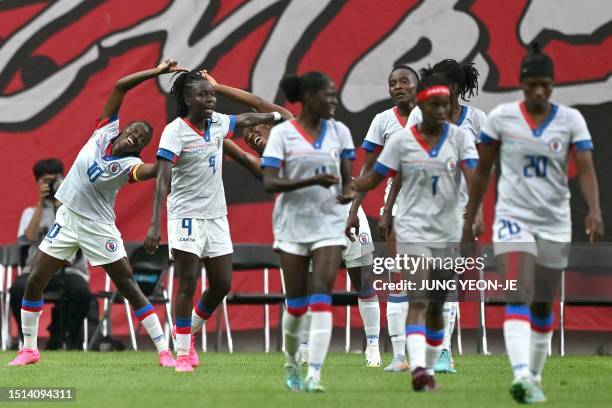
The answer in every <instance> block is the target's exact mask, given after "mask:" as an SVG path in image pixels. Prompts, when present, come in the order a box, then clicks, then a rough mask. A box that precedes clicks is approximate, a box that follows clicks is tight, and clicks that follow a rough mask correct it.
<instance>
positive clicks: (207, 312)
mask: <svg viewBox="0 0 612 408" xmlns="http://www.w3.org/2000/svg"><path fill="white" fill-rule="evenodd" d="M214 312H215V309H210V308H208V307H206V306H204V303H202V300H201V299H200V300H199V301H198V303H196V305H195V307H194V308H193V310H192V311H191V335H192V336H193V335H195V334H196V332H197V331H198V330H200V328H201V327H202V325H203V324H204V322H205V321H206V320H208V319H209V318H210V316H211V315H212V314H213V313H214Z"/></svg>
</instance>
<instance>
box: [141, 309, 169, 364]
mask: <svg viewBox="0 0 612 408" xmlns="http://www.w3.org/2000/svg"><path fill="white" fill-rule="evenodd" d="M134 314H135V315H136V318H137V319H138V320H139V321H140V324H142V325H143V326H144V328H145V330H146V331H147V333H149V337H151V340H152V341H153V344H154V345H155V348H156V349H157V352H158V353H161V352H164V351H168V344H167V343H166V339H165V338H164V330H163V329H162V326H161V323H160V322H159V317H158V316H157V313H155V310H154V309H153V305H152V304H150V303H149V304H148V305H146V306H143V307H141V308H140V309H138V310H136V311H134Z"/></svg>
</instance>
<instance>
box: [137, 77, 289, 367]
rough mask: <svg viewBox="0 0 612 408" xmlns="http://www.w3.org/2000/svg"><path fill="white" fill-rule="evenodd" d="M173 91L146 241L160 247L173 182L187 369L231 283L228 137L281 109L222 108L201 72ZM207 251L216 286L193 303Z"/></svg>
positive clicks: (179, 325)
mask: <svg viewBox="0 0 612 408" xmlns="http://www.w3.org/2000/svg"><path fill="white" fill-rule="evenodd" d="M171 92H172V94H173V95H174V96H175V97H176V103H177V116H178V117H177V118H176V119H175V120H173V121H172V122H170V123H169V124H168V125H166V127H165V129H164V131H163V133H162V136H161V140H160V143H159V149H158V151H157V157H158V159H159V161H158V165H159V168H158V178H157V180H158V181H157V184H156V190H155V198H154V203H153V216H152V221H151V226H150V227H149V231H148V232H147V237H146V240H145V247H146V248H147V250H148V251H149V252H151V253H154V252H155V251H157V247H158V245H159V240H160V224H159V223H160V217H161V210H162V201H163V200H164V198H166V196H167V195H168V186H169V184H170V183H171V192H170V195H169V196H168V203H167V207H168V246H169V248H170V251H171V255H172V256H173V258H174V262H175V268H176V271H177V274H178V276H179V279H180V281H179V288H178V294H177V296H176V300H175V314H176V328H175V333H176V344H177V361H176V368H175V369H176V371H178V372H187V371H193V367H195V366H197V365H199V358H198V355H197V353H196V351H195V345H194V342H193V341H192V340H193V337H192V333H195V332H196V331H197V330H198V329H199V328H200V327H202V324H203V323H204V321H205V320H206V319H208V318H209V317H210V315H211V314H212V313H213V312H214V310H215V308H216V307H217V306H218V305H219V303H221V301H222V300H223V298H224V297H225V295H227V293H228V292H229V290H230V287H231V280H232V255H231V254H232V252H233V249H232V241H231V237H230V231H229V224H228V222H227V206H226V204H225V193H224V190H223V180H222V178H221V168H222V163H223V160H222V156H223V146H224V143H223V140H224V139H225V138H231V137H232V136H233V133H234V129H235V127H250V126H255V125H257V124H260V123H266V122H272V121H273V120H279V119H280V118H281V116H280V114H279V113H277V112H274V113H243V114H240V115H237V116H234V115H223V114H220V113H217V112H215V111H214V109H215V106H216V103H217V100H216V97H215V90H214V88H213V86H212V85H211V84H210V82H208V81H207V80H206V79H205V78H204V77H203V76H202V73H201V72H199V71H190V72H185V73H182V74H180V75H179V76H178V78H177V79H176V80H175V82H174V84H173V87H172V90H171ZM202 258H203V259H204V266H205V267H206V272H207V276H208V282H209V285H208V288H207V289H206V290H205V291H204V292H203V293H202V296H201V298H200V300H199V301H198V303H197V304H196V306H195V307H193V304H192V299H193V295H194V292H195V288H196V279H197V276H198V271H199V270H200V259H202ZM192 309H193V310H192Z"/></svg>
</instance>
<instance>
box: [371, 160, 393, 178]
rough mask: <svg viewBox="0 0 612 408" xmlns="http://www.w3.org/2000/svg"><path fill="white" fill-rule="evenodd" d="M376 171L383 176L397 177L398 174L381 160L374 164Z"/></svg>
mask: <svg viewBox="0 0 612 408" xmlns="http://www.w3.org/2000/svg"><path fill="white" fill-rule="evenodd" d="M374 171H375V172H377V173H378V174H380V175H381V176H383V177H395V175H396V174H397V171H395V170H393V169H392V168H389V167H387V166H385V165H384V164H382V163H381V162H379V161H377V162H376V164H374Z"/></svg>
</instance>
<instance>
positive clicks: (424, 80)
mask: <svg viewBox="0 0 612 408" xmlns="http://www.w3.org/2000/svg"><path fill="white" fill-rule="evenodd" d="M420 74H421V75H420V79H419V83H418V85H417V93H418V92H421V91H424V90H426V89H427V88H431V87H433V86H438V85H444V86H448V80H447V79H446V78H445V77H443V76H441V75H439V74H438V73H437V72H435V70H434V69H433V68H432V67H427V68H422V69H421V70H420Z"/></svg>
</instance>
